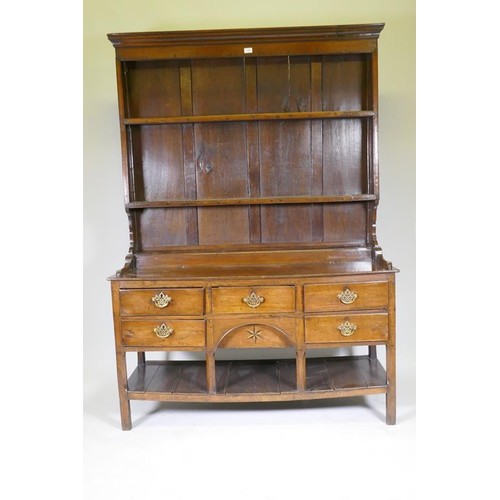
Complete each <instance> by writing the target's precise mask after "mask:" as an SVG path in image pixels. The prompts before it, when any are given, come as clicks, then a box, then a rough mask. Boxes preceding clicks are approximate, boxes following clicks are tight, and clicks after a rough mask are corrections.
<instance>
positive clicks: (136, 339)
mask: <svg viewBox="0 0 500 500" xmlns="http://www.w3.org/2000/svg"><path fill="white" fill-rule="evenodd" d="M122 342H123V345H126V346H145V347H148V346H149V347H204V346H205V322H204V321H203V320H187V319H170V318H157V319H155V320H150V321H142V320H140V321H139V320H137V321H134V320H124V321H122Z"/></svg>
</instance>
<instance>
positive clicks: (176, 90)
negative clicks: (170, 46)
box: [125, 61, 181, 118]
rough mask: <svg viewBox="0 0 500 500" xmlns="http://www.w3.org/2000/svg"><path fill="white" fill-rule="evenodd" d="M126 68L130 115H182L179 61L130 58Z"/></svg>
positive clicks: (127, 107)
mask: <svg viewBox="0 0 500 500" xmlns="http://www.w3.org/2000/svg"><path fill="white" fill-rule="evenodd" d="M125 68H126V69H125V72H126V78H125V85H126V88H127V99H126V116H127V117H128V118H134V117H141V118H145V117H154V116H169V115H170V116H176V115H180V114H181V113H180V111H181V98H180V83H179V63H178V61H130V62H128V63H126V66H125Z"/></svg>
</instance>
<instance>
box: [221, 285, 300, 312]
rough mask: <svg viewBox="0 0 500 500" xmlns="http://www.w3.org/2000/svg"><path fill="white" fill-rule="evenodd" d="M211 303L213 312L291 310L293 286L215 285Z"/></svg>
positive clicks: (293, 303)
mask: <svg viewBox="0 0 500 500" xmlns="http://www.w3.org/2000/svg"><path fill="white" fill-rule="evenodd" d="M212 304H213V312H214V314H217V313H254V312H255V313H272V312H293V311H295V287H294V286H258V287H215V288H212Z"/></svg>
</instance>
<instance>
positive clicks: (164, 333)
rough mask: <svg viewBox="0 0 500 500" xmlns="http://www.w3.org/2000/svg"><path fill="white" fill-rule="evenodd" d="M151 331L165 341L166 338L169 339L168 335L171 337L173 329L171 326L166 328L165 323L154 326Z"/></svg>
mask: <svg viewBox="0 0 500 500" xmlns="http://www.w3.org/2000/svg"><path fill="white" fill-rule="evenodd" d="M153 331H154V332H155V333H156V335H157V336H158V337H160V338H161V339H166V338H167V337H170V335H172V333H174V329H173V328H172V327H171V326H167V325H166V324H165V323H162V324H161V325H158V326H155V327H154V328H153Z"/></svg>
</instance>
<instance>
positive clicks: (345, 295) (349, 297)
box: [337, 287, 358, 305]
mask: <svg viewBox="0 0 500 500" xmlns="http://www.w3.org/2000/svg"><path fill="white" fill-rule="evenodd" d="M337 298H338V299H339V300H340V302H342V304H345V305H349V304H352V303H353V302H354V301H355V300H356V299H357V298H358V294H357V293H354V292H351V290H349V288H347V287H346V289H345V290H344V291H343V292H342V293H339V294H338V295H337Z"/></svg>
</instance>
